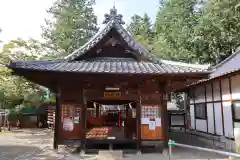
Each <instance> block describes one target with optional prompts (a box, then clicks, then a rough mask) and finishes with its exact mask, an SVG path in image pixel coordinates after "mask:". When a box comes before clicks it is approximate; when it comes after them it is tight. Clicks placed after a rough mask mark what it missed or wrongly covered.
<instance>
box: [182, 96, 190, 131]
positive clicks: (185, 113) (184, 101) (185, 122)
mask: <svg viewBox="0 0 240 160" xmlns="http://www.w3.org/2000/svg"><path fill="white" fill-rule="evenodd" d="M183 103H184V104H183V105H184V132H185V133H186V131H187V127H188V125H189V124H188V121H187V113H188V109H187V94H186V93H185V92H183Z"/></svg>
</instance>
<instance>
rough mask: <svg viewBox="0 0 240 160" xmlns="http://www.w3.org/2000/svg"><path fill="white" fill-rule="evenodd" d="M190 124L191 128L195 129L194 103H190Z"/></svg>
mask: <svg viewBox="0 0 240 160" xmlns="http://www.w3.org/2000/svg"><path fill="white" fill-rule="evenodd" d="M190 124H191V125H190V126H191V128H192V129H195V114H194V105H190Z"/></svg>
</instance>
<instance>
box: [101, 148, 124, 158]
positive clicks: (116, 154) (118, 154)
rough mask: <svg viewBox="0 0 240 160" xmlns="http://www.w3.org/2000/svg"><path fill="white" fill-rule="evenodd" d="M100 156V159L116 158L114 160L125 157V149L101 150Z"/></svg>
mask: <svg viewBox="0 0 240 160" xmlns="http://www.w3.org/2000/svg"><path fill="white" fill-rule="evenodd" d="M98 157H99V160H100V159H101V160H104V159H112V160H113V159H114V160H119V159H122V157H123V151H122V150H100V151H99V152H98Z"/></svg>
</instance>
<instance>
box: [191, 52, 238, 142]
mask: <svg viewBox="0 0 240 160" xmlns="http://www.w3.org/2000/svg"><path fill="white" fill-rule="evenodd" d="M187 89H188V92H187V93H188V100H189V112H190V128H191V129H192V130H195V131H199V132H203V133H207V134H211V135H215V136H224V137H226V138H229V139H233V138H234V135H233V134H234V133H233V129H234V127H240V50H238V51H237V52H236V53H234V54H233V55H231V56H230V57H229V58H227V59H226V60H224V61H223V62H222V63H220V64H218V65H216V66H215V67H214V68H213V72H212V73H211V74H210V75H209V79H206V80H201V81H199V82H198V83H196V84H193V85H191V86H189V87H188V88H187Z"/></svg>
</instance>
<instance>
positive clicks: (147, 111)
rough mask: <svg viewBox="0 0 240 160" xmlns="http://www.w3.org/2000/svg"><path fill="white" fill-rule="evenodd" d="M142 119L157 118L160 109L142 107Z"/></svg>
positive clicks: (156, 107)
mask: <svg viewBox="0 0 240 160" xmlns="http://www.w3.org/2000/svg"><path fill="white" fill-rule="evenodd" d="M141 112H142V114H141V117H142V118H159V117H160V114H159V113H160V108H159V107H158V106H143V107H142V111H141Z"/></svg>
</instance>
